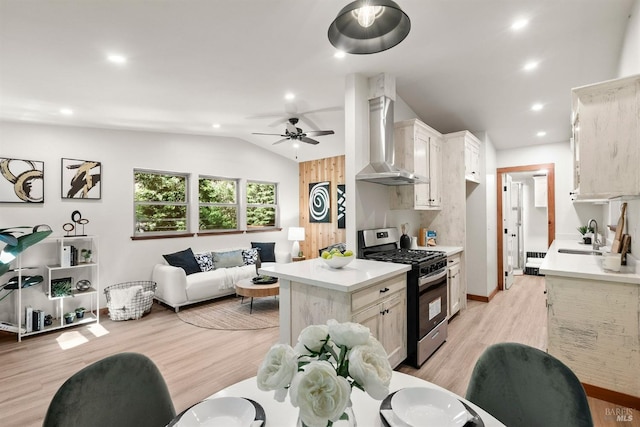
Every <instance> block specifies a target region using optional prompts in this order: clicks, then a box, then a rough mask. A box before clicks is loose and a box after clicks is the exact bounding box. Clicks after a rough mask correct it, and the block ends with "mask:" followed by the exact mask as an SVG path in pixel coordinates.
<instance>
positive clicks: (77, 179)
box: [62, 159, 102, 199]
mask: <svg viewBox="0 0 640 427" xmlns="http://www.w3.org/2000/svg"><path fill="white" fill-rule="evenodd" d="M101 193H102V164H101V163H100V162H96V161H93V160H76V159H62V198H63V199H100V197H101Z"/></svg>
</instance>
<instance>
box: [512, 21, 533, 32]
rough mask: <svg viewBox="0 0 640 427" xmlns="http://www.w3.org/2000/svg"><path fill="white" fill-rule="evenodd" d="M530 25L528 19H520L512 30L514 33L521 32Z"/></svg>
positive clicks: (515, 22) (513, 25) (514, 23)
mask: <svg viewBox="0 0 640 427" xmlns="http://www.w3.org/2000/svg"><path fill="white" fill-rule="evenodd" d="M528 24H529V21H528V20H526V19H518V20H516V21H514V22H513V24H511V29H512V30H514V31H519V30H521V29H523V28H524V27H526V26H527V25H528Z"/></svg>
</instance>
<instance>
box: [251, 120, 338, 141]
mask: <svg viewBox="0 0 640 427" xmlns="http://www.w3.org/2000/svg"><path fill="white" fill-rule="evenodd" d="M296 124H298V118H297V117H291V118H290V119H289V121H288V123H287V129H286V130H285V131H284V133H282V134H280V133H261V132H254V133H253V134H254V135H275V136H281V137H282V139H279V140H278V141H276V142H274V143H273V145H276V144H280V143H281V142H284V141H288V140H292V141H302V142H306V143H307V144H313V145H316V144H319V143H320V142H319V141H316V140H315V139H312V138H309V136H323V135H333V133H334V132H333V131H332V130H311V131H307V132H304V131H303V130H302V129H301V128H299V127H296Z"/></svg>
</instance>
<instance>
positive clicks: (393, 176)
mask: <svg viewBox="0 0 640 427" xmlns="http://www.w3.org/2000/svg"><path fill="white" fill-rule="evenodd" d="M393 124H394V121H393V100H392V99H390V98H388V97H386V96H380V97H377V98H373V99H370V100H369V164H368V165H367V166H365V167H364V168H363V169H362V170H361V171H360V172H359V173H358V174H357V175H356V180H357V181H368V182H373V183H376V184H382V185H413V184H427V183H429V179H428V178H427V177H425V176H420V175H416V174H414V173H413V172H410V171H408V170H405V169H400V168H398V167H397V166H396V165H395V147H394V140H393Z"/></svg>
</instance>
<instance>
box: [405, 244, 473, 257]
mask: <svg viewBox="0 0 640 427" xmlns="http://www.w3.org/2000/svg"><path fill="white" fill-rule="evenodd" d="M417 249H421V250H423V251H442V252H446V253H447V256H451V255H455V254H459V253H460V252H462V251H463V250H464V248H463V247H462V246H443V245H436V246H418V247H417Z"/></svg>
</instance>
